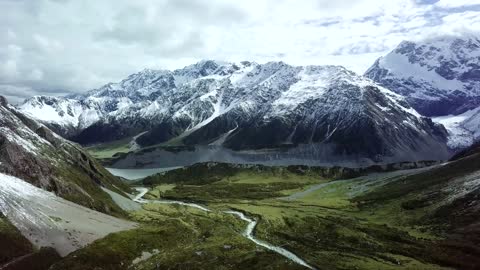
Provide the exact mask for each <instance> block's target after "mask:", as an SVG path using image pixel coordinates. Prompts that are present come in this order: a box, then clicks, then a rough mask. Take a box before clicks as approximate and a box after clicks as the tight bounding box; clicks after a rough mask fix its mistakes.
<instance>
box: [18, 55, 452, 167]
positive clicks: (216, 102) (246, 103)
mask: <svg viewBox="0 0 480 270" xmlns="http://www.w3.org/2000/svg"><path fill="white" fill-rule="evenodd" d="M45 100H47V101H49V102H48V103H47V102H45ZM20 109H21V110H22V111H23V112H26V113H30V115H32V116H34V117H35V115H37V114H42V111H47V112H48V113H44V114H42V116H41V117H38V118H39V119H40V120H42V121H43V122H45V123H48V124H49V125H50V126H52V127H56V128H57V129H58V128H59V127H61V128H62V130H63V131H64V134H68V133H67V132H66V131H68V132H70V131H71V130H76V132H77V133H76V135H75V136H73V138H74V139H75V140H76V141H78V142H80V143H83V144H90V143H95V142H102V141H111V140H115V139H120V138H124V137H128V136H134V135H137V134H140V133H141V132H145V133H144V134H142V135H141V136H139V137H138V138H137V139H136V142H137V143H138V144H140V145H141V146H147V145H154V144H158V143H166V142H168V143H169V144H172V143H179V142H180V143H183V144H186V145H217V146H224V147H227V148H230V149H234V150H251V149H266V148H269V149H271V148H276V149H278V148H279V147H282V148H285V147H287V148H295V147H297V146H300V145H312V146H315V147H316V149H317V150H318V149H320V150H318V151H317V152H316V154H312V155H319V154H318V152H321V153H322V154H321V155H323V158H326V157H327V156H337V157H338V156H343V157H350V158H352V157H355V158H368V159H371V160H376V161H382V160H385V159H388V160H418V159H431V158H445V157H446V156H447V155H448V153H447V149H446V147H445V143H444V141H445V136H446V134H445V131H444V129H443V128H442V127H441V126H439V125H435V124H434V123H433V122H432V121H430V120H429V119H425V118H422V117H421V116H420V115H419V114H418V113H417V112H416V111H415V110H414V109H412V108H411V107H410V106H409V105H408V104H407V102H405V100H404V99H403V98H402V97H401V96H399V95H398V94H395V93H393V92H392V91H390V90H388V89H386V88H384V87H381V86H379V85H377V84H376V83H374V82H373V81H371V80H370V79H367V78H364V77H361V76H358V75H356V74H354V73H353V72H351V71H348V70H346V69H345V68H343V67H339V66H305V67H301V66H290V65H287V64H285V63H283V62H270V63H266V64H257V63H252V62H241V63H220V62H215V61H201V62H199V63H197V64H194V65H191V66H187V67H185V68H183V69H179V70H175V71H165V70H160V71H156V70H144V71H142V72H139V73H136V74H133V75H131V76H129V77H128V78H126V79H125V80H123V81H121V82H120V83H110V84H107V85H105V86H103V87H101V88H99V89H96V90H93V91H90V92H88V93H87V94H85V95H77V96H74V97H65V98H45V97H33V98H31V99H29V100H27V101H26V102H25V103H24V104H23V105H21V106H20Z"/></svg>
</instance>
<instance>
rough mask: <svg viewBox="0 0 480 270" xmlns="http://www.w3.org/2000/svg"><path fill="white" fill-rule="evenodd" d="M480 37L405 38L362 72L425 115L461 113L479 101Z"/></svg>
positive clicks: (473, 106)
mask: <svg viewBox="0 0 480 270" xmlns="http://www.w3.org/2000/svg"><path fill="white" fill-rule="evenodd" d="M479 63H480V39H479V38H478V37H477V36H472V35H466V36H437V37H431V38H429V39H426V40H423V41H418V42H413V41H404V42H402V43H400V44H399V45H398V46H397V47H396V48H395V49H394V50H393V51H392V52H390V53H389V54H387V55H386V56H384V57H381V58H379V59H378V60H377V61H376V62H375V64H374V65H373V66H372V67H371V68H370V69H368V71H367V72H366V73H365V75H366V76H367V77H369V78H371V79H373V80H374V81H376V82H377V83H380V84H381V85H383V86H385V87H386V88H389V89H391V90H393V91H395V92H397V93H399V94H401V95H403V96H405V97H407V100H408V101H409V102H410V103H411V104H412V106H413V107H414V108H415V109H417V110H418V111H419V112H420V113H422V114H423V115H426V116H441V115H448V114H460V113H463V112H465V111H467V110H470V109H473V108H475V107H476V106H478V105H479V104H480V64H479Z"/></svg>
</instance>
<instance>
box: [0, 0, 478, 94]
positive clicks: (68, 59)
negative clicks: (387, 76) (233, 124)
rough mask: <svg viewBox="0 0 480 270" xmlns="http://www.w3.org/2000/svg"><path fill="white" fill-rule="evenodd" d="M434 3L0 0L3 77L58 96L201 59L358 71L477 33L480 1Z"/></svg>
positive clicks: (373, 0)
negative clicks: (432, 42)
mask: <svg viewBox="0 0 480 270" xmlns="http://www.w3.org/2000/svg"><path fill="white" fill-rule="evenodd" d="M434 2H435V1H432V0H391V1H378V0H337V1H331V0H302V1H298V0H263V1H259V0H244V1H233V0H136V1H131V0H104V1H95V0H84V1H74V0H36V1H27V0H0V10H2V16H0V84H1V85H4V86H5V85H10V86H11V87H16V88H18V89H20V90H19V91H22V89H30V90H28V91H26V90H25V93H24V94H23V96H29V95H31V94H32V93H47V92H48V93H50V94H63V93H67V92H77V91H86V90H89V89H92V88H96V87H99V86H101V85H103V84H105V83H108V82H110V81H118V80H120V79H122V78H124V77H126V76H127V75H128V74H131V73H133V72H136V71H138V70H141V69H143V68H178V67H182V66H185V65H187V64H191V63H192V62H195V61H198V60H200V59H205V58H209V59H218V60H226V61H241V60H253V61H257V62H266V61H277V60H283V61H286V62H289V63H292V64H298V65H303V64H340V65H344V66H346V67H348V68H350V69H353V70H354V71H357V72H359V73H362V72H363V71H364V70H366V69H367V68H368V67H369V66H370V65H371V64H372V63H373V62H374V60H375V58H377V57H378V56H381V55H382V54H385V53H386V52H388V51H389V50H391V49H393V48H394V47H395V46H396V45H397V44H398V43H399V42H400V41H402V40H405V39H417V38H419V37H424V36H427V35H430V34H439V33H440V34H441V33H451V32H458V31H459V30H461V31H478V30H479V28H480V27H479V19H478V18H479V17H480V8H479V7H478V6H475V5H472V3H473V4H475V3H477V2H478V1H476V0H468V1H462V0H460V1H459V0H456V1H453V0H441V1H438V2H436V3H434ZM469 7H471V8H469ZM3 89H5V87H4V88H3ZM2 91H4V90H2V88H0V94H2V93H3V92H2ZM18 96H20V94H19V95H18Z"/></svg>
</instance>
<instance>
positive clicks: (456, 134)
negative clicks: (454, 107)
mask: <svg viewBox="0 0 480 270" xmlns="http://www.w3.org/2000/svg"><path fill="white" fill-rule="evenodd" d="M433 121H434V122H436V123H440V124H442V125H444V126H445V128H446V129H447V130H448V133H449V135H448V146H449V147H450V148H452V149H464V148H467V147H469V146H471V145H473V144H474V143H475V142H476V141H478V140H480V107H479V108H476V109H473V110H470V111H466V112H464V113H462V114H459V115H447V116H439V117H435V118H433Z"/></svg>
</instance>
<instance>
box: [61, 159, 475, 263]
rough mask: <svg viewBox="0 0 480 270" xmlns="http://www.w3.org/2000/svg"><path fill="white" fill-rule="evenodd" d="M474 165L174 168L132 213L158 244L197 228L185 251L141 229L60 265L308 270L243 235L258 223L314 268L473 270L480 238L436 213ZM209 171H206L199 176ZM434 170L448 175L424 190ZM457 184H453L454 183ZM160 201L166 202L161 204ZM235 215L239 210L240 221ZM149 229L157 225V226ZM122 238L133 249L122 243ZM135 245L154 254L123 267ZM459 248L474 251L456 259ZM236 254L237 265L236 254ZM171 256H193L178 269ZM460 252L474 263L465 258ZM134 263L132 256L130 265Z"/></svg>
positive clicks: (154, 180) (258, 232) (258, 231)
mask: <svg viewBox="0 0 480 270" xmlns="http://www.w3.org/2000/svg"><path fill="white" fill-rule="evenodd" d="M470 158H471V157H470ZM471 159H472V160H468V162H473V163H472V165H473V167H470V168H462V169H465V171H462V172H459V171H457V170H458V166H459V165H458V164H459V162H458V161H454V162H452V163H448V164H442V165H435V166H434V167H429V168H420V169H411V170H403V171H395V172H384V173H373V174H368V175H365V176H360V177H356V178H351V179H345V180H342V179H338V180H335V179H332V178H324V177H323V176H321V175H319V174H318V173H316V172H315V168H311V169H306V170H305V171H298V170H294V168H288V167H284V168H280V167H277V168H273V167H270V168H268V167H255V166H254V167H251V168H248V167H245V168H241V169H240V170H238V168H235V166H232V165H224V164H213V163H212V164H202V165H197V166H194V167H192V168H188V167H187V168H184V169H178V170H173V171H169V172H166V173H163V174H159V175H154V176H151V177H147V178H146V179H144V180H141V181H140V182H137V183H136V184H135V185H137V186H138V185H147V186H148V187H149V188H148V189H145V188H143V189H140V190H141V191H143V192H141V193H140V195H139V196H137V198H136V200H137V201H141V202H142V203H144V206H143V207H142V209H141V210H137V211H133V212H130V216H131V218H132V219H133V220H136V221H137V222H139V223H141V224H142V225H141V227H140V228H139V229H138V230H140V231H141V235H144V234H146V235H150V237H152V240H153V239H156V238H154V237H155V236H154V235H153V234H155V233H157V232H158V231H157V230H169V229H168V226H172V225H167V224H171V223H174V224H176V225H174V226H175V227H176V229H177V230H181V231H184V230H187V231H190V230H191V231H190V234H188V237H187V238H183V237H181V235H182V234H180V235H179V234H178V233H177V234H176V235H177V237H181V238H180V239H178V240H176V241H182V243H183V244H182V246H178V243H177V244H173V250H172V248H170V249H168V250H165V249H162V245H163V243H164V241H165V240H162V241H161V242H159V243H156V242H149V241H147V240H146V239H145V238H140V239H137V235H138V233H140V232H137V233H136V234H132V233H131V232H124V233H119V234H116V235H112V236H111V237H107V238H105V239H103V240H100V241H97V242H96V243H95V244H94V245H92V246H91V247H88V248H86V249H83V250H80V251H78V252H76V253H74V254H75V255H74V256H69V257H67V258H66V260H65V261H64V262H62V263H60V264H59V266H60V265H61V266H62V267H74V268H72V269H84V268H81V267H78V266H76V267H77V268H75V265H78V262H80V261H82V262H83V261H87V258H89V259H88V260H90V259H91V258H90V256H93V258H95V261H97V262H98V261H100V262H102V263H105V265H103V264H102V267H105V269H156V268H155V267H157V266H158V265H160V266H161V269H191V268H195V269H197V268H199V269H207V268H214V269H223V268H224V267H225V269H230V268H233V269H243V268H262V269H306V268H305V266H302V265H301V264H295V263H294V262H293V261H292V260H288V259H285V258H282V256H279V255H278V254H275V253H271V252H272V251H270V250H268V249H264V248H262V246H261V245H255V244H252V243H251V242H249V241H248V240H247V239H245V238H243V237H244V236H245V226H247V225H248V224H250V225H251V224H253V223H252V221H253V220H256V222H258V223H257V224H256V226H255V227H254V228H252V229H253V234H254V235H255V237H257V238H258V239H260V240H259V241H262V242H263V241H267V242H268V243H270V244H273V245H278V246H280V247H282V248H283V249H285V250H287V251H288V252H293V253H294V254H295V256H298V258H302V260H305V262H307V263H308V264H309V265H310V266H311V267H312V268H315V269H352V268H354V269H397V268H398V267H401V268H402V269H451V268H457V267H459V268H461V269H474V265H476V263H478V262H476V259H474V258H475V256H476V255H474V254H476V253H475V252H478V251H475V250H476V249H475V248H473V247H472V246H471V244H472V243H470V241H475V240H473V239H461V238H460V239H456V238H452V237H458V236H452V235H451V232H452V230H463V228H458V227H455V226H458V225H454V224H452V223H450V221H448V220H443V218H441V217H438V216H436V214H435V213H436V212H438V211H442V210H443V211H445V210H444V208H446V207H448V206H450V205H452V204H453V203H452V202H453V201H454V200H456V199H460V197H462V196H464V195H461V196H460V197H456V196H458V193H457V192H459V191H461V190H462V186H467V185H470V184H472V182H471V181H472V180H474V181H476V180H475V179H476V176H475V175H476V173H477V172H476V171H477V170H478V167H476V166H478V154H477V155H475V157H474V158H471ZM463 161H465V160H463ZM463 161H462V162H463ZM204 167H206V168H208V170H202V168H204ZM216 167H217V168H216ZM226 168H231V170H226ZM200 171H204V172H206V173H204V174H202V173H199V172H200ZM219 171H222V172H223V173H219ZM471 171H472V172H473V174H472V173H471ZM208 172H212V173H210V174H209V173H208ZM432 174H433V175H437V174H438V175H445V178H444V179H436V182H430V183H428V184H427V183H425V184H424V185H421V184H420V185H419V181H422V182H423V181H426V180H427V179H430V176H432ZM191 175H197V177H191ZM455 175H457V176H456V177H455ZM463 175H465V176H463ZM187 176H190V177H187ZM450 177H455V179H454V180H453V179H451V178H450ZM445 181H447V182H445ZM450 181H453V182H455V185H454V186H452V185H450V184H448V183H449V182H450ZM172 183H175V184H172ZM420 183H421V182H420ZM410 185H413V186H411V187H412V189H409V186H410ZM417 185H418V188H417ZM432 190H444V191H445V194H442V195H441V196H439V197H437V196H433V195H431V192H432ZM456 194H457V195H456ZM398 196H401V199H398V198H399V197H398ZM449 196H450V199H446V198H448V197H449ZM390 197H391V198H392V199H390ZM141 198H145V200H143V201H142V199H141ZM393 198H397V199H393ZM159 199H160V200H166V201H163V203H156V200H159ZM172 201H180V202H184V203H180V204H179V203H175V202H172ZM195 203H197V204H200V205H201V206H198V205H195ZM192 206H193V207H192ZM196 206H197V207H196ZM207 209H208V210H209V211H206V210H207ZM228 211H235V214H234V215H237V217H235V216H232V214H229V213H228ZM226 212H227V213H226ZM243 215H245V216H243ZM238 217H240V219H239V218H238ZM439 218H440V219H439ZM242 220H245V221H246V222H245V221H242ZM212 222H213V223H212ZM213 224H215V225H214V226H212V225H213ZM145 226H155V228H156V230H152V228H150V229H147V228H146V227H145ZM218 226H220V227H218ZM223 226H225V227H223ZM144 230H145V231H144ZM192 233H193V234H192ZM477 233H478V231H477ZM121 239H123V240H121ZM118 241H121V242H118ZM124 241H127V242H128V243H129V244H128V245H127V246H123V245H124V244H121V243H124ZM169 241H170V240H169ZM473 243H475V242H473ZM117 245H120V246H117ZM132 245H133V246H137V247H138V246H145V247H146V249H144V250H137V251H136V255H135V256H141V254H142V252H145V253H148V254H149V256H146V257H145V258H144V260H143V261H141V262H139V263H137V264H131V261H130V262H129V263H130V264H129V263H128V262H127V261H122V262H121V264H123V265H129V267H130V268H128V267H126V266H125V268H123V267H122V266H121V265H119V263H120V262H119V261H108V257H109V256H111V255H112V252H113V253H114V254H115V253H116V252H118V250H119V249H120V250H122V252H123V251H125V252H126V251H127V250H128V251H129V252H131V248H132ZM101 247H103V248H105V250H102V249H100V248H101ZM460 247H462V248H463V249H465V250H469V252H468V253H465V254H464V255H462V253H460V254H459V253H458V251H457V248H460ZM155 250H157V252H155ZM94 251H95V252H94ZM173 252H174V253H173ZM472 252H473V253H472ZM180 254H182V255H180ZM233 254H235V259H232V258H231V257H230V256H232V255H233ZM468 254H471V255H468ZM172 256H173V257H175V258H178V256H187V257H190V256H191V257H192V258H195V260H193V261H192V260H191V259H190V260H188V262H185V264H181V263H180V264H175V265H171V263H170V261H169V260H170V258H172ZM252 256H253V257H252ZM458 256H467V257H464V258H463V260H459V257H458ZM469 256H473V257H469ZM133 257H134V255H131V256H129V258H132V259H131V260H133ZM135 258H137V257H135ZM90 266H91V267H93V266H94V265H90ZM472 267H473V268H472ZM307 268H308V267H307ZM54 269H61V268H54ZM85 269H87V268H85Z"/></svg>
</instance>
